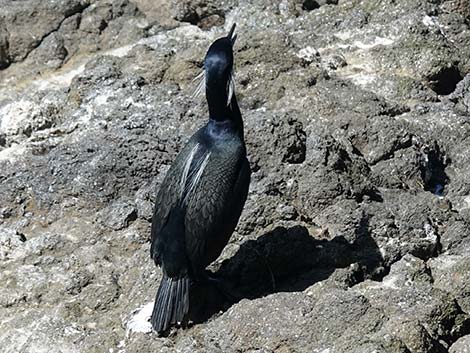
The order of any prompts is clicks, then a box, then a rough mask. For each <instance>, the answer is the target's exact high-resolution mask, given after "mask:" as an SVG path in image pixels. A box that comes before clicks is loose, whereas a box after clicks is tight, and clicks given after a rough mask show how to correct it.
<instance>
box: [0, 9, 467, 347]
mask: <svg viewBox="0 0 470 353" xmlns="http://www.w3.org/2000/svg"><path fill="white" fill-rule="evenodd" d="M0 7H1V8H2V12H1V14H0V67H1V68H2V71H1V78H2V79H1V82H0V200H1V204H0V258H1V261H0V317H2V322H3V324H2V325H3V326H2V330H0V346H1V347H2V352H3V351H5V352H7V353H9V352H18V351H24V352H37V351H41V350H44V351H45V350H47V351H50V352H59V351H80V352H81V351H83V352H102V351H109V352H121V351H124V350H125V351H126V352H128V353H131V352H142V351H148V350H149V349H150V350H152V351H156V352H157V351H158V352H175V351H181V352H236V351H242V352H317V353H319V352H323V353H326V352H329V353H337V352H338V353H364V352H367V353H369V352H370V353H372V352H384V353H385V352H387V353H398V352H400V353H410V352H411V353H418V352H419V353H421V352H438V353H440V352H444V351H447V350H450V351H455V352H460V351H462V349H463V348H461V347H462V346H463V347H465V344H466V338H467V337H468V333H469V332H470V319H469V314H470V303H469V300H468V293H469V290H468V282H469V278H468V277H469V273H470V269H469V268H468V263H469V259H468V253H469V251H470V236H469V234H470V233H469V219H470V206H469V205H470V199H469V196H468V195H470V182H469V180H470V167H469V166H470V147H469V146H470V141H469V136H470V125H469V124H468V107H469V104H468V98H469V96H468V82H469V75H468V72H469V70H470V59H469V58H470V45H467V44H470V32H469V31H468V15H469V13H468V6H465V2H462V1H440V2H436V1H431V0H430V1H422V2H416V1H409V0H400V1H393V2H392V1H388V2H384V1H382V2H377V1H375V0H366V1H356V0H351V1H294V2H292V1H284V0H282V1H281V0H279V1H275V2H272V1H271V2H269V1H264V0H263V1H257V2H250V1H245V0H241V1H239V2H234V1H222V2H215V1H183V2H181V1H173V0H168V1H166V0H163V1H160V0H159V1H156V2H153V1H146V0H137V1H136V2H135V3H134V2H130V1H126V0H123V1H117V2H116V1H107V0H98V1H93V2H81V1H65V2H64V1H62V2H57V1H52V2H44V3H39V2H34V1H22V2H11V1H3V2H2V1H1V0H0ZM232 22H237V31H238V39H237V43H236V46H235V51H236V53H235V58H236V93H237V98H238V99H239V104H240V107H241V110H242V112H243V116H244V121H245V136H246V143H247V149H248V154H249V158H250V162H251V166H252V169H253V175H252V182H251V185H250V193H249V196H248V200H247V203H246V206H245V209H244V212H243V215H242V218H241V221H240V224H239V225H238V227H237V230H236V232H235V233H234V235H233V237H232V238H231V240H230V243H229V245H228V246H227V248H226V249H225V251H224V253H223V254H222V255H221V257H220V259H218V260H217V261H216V262H215V263H214V264H212V265H211V267H210V270H211V271H213V272H216V274H217V275H218V276H220V277H222V278H224V279H226V280H227V283H228V284H227V286H228V287H229V289H231V290H233V291H234V293H235V294H236V295H237V296H239V297H240V298H241V300H240V301H239V302H238V303H228V302H227V301H226V300H225V299H224V298H223V297H221V295H220V293H218V292H217V291H215V290H211V288H203V289H206V290H207V291H206V295H205V298H206V299H205V300H202V301H201V302H200V303H197V304H198V305H197V306H196V307H195V310H194V312H193V313H192V315H193V317H192V319H193V320H194V321H195V324H194V325H192V326H190V327H189V328H187V329H186V330H182V329H174V330H173V331H172V332H171V333H170V334H169V336H168V337H161V338H159V337H156V335H154V334H148V332H149V323H148V321H147V320H148V316H149V315H150V312H151V309H152V301H153V300H154V297H155V292H156V290H157V285H158V281H159V278H160V276H161V272H160V270H159V269H156V268H155V266H154V264H153V263H152V261H151V260H150V259H149V256H148V252H149V246H150V245H149V237H150V220H151V217H152V214H153V205H154V202H155V197H156V189H157V188H158V186H159V185H160V184H161V182H162V180H163V178H164V176H165V173H166V172H167V171H168V168H169V166H170V165H171V162H172V161H173V159H174V158H175V156H176V154H177V153H178V151H179V150H180V149H181V147H182V145H183V144H184V143H185V141H186V139H187V138H188V136H190V134H191V133H193V132H194V131H195V130H196V129H197V128H198V127H199V126H201V125H202V124H203V123H204V122H205V121H206V118H207V109H206V107H205V101H204V99H203V98H201V97H195V98H192V96H191V95H192V91H193V90H194V88H195V85H196V84H195V83H194V82H192V80H193V78H194V77H195V76H196V75H197V74H198V73H199V72H200V70H201V67H202V64H203V63H202V58H203V57H204V53H205V51H206V50H207V47H208V45H209V44H210V43H211V42H212V41H213V40H214V39H215V38H216V37H218V36H220V35H222V34H223V33H226V31H227V30H228V29H229V28H230V26H231V24H232ZM194 290H198V287H196V288H195V289H194ZM21 332H27V335H22V334H20V333H21Z"/></svg>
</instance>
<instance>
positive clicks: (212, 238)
mask: <svg viewBox="0 0 470 353" xmlns="http://www.w3.org/2000/svg"><path fill="white" fill-rule="evenodd" d="M244 161H246V158H245V156H244V154H242V153H241V152H240V151H235V152H234V153H231V154H229V156H227V154H225V155H224V154H222V156H221V155H217V154H211V155H209V157H208V159H207V164H206V166H205V169H204V171H203V173H202V175H201V178H200V180H199V182H198V184H197V186H196V187H195V189H194V190H193V192H192V194H191V195H189V199H188V202H187V210H186V218H185V220H186V222H185V223H186V225H187V228H186V238H185V240H186V252H187V255H188V258H189V259H190V262H191V264H192V268H193V271H195V272H198V271H202V270H203V269H204V268H205V267H206V266H207V265H208V264H209V263H210V262H212V261H213V260H215V259H216V258H217V257H218V256H219V255H220V252H221V251H222V249H223V248H224V246H225V245H226V244H227V242H228V240H229V237H230V235H231V234H232V232H233V230H234V228H235V226H236V224H237V222H238V218H239V216H240V213H241V209H242V208H243V204H244V202H245V199H246V195H245V196H243V195H242V196H241V197H239V195H235V193H236V192H237V191H239V190H236V185H237V181H238V180H239V175H240V173H241V171H242V170H243V171H244V172H243V173H244V174H245V172H246V171H245V167H243V165H244ZM248 170H249V168H248ZM248 175H249V174H248ZM244 179H245V180H244V181H243V182H244V183H246V184H247V185H248V183H249V178H248V180H246V177H245V176H244Z"/></svg>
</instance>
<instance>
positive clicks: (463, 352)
mask: <svg viewBox="0 0 470 353" xmlns="http://www.w3.org/2000/svg"><path fill="white" fill-rule="evenodd" d="M449 352H450V353H468V352H470V335H467V336H464V337H461V338H459V339H458V341H457V342H455V343H454V344H453V345H452V346H451V347H450V349H449Z"/></svg>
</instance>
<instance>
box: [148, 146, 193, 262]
mask: <svg viewBox="0 0 470 353" xmlns="http://www.w3.org/2000/svg"><path fill="white" fill-rule="evenodd" d="M197 148H198V144H197V142H195V141H194V140H193V139H191V140H189V141H188V143H187V144H186V146H185V147H184V148H183V149H182V150H181V152H180V153H179V154H178V155H177V157H176V159H175V160H174V162H173V164H172V166H171V167H170V169H169V170H168V172H167V174H166V176H165V178H164V180H163V182H162V184H161V185H160V189H159V191H158V193H157V198H156V200H155V209H154V213H153V217H152V230H151V241H152V244H151V248H150V256H151V257H152V258H153V259H154V260H155V263H157V264H160V259H159V258H160V255H161V254H160V253H161V244H162V239H161V236H160V235H161V234H162V229H163V228H164V227H165V225H166V223H167V222H168V216H169V214H170V211H171V210H172V209H173V208H174V207H178V205H179V204H180V203H181V202H180V201H181V199H182V198H183V197H184V190H185V188H186V184H187V180H186V179H187V177H188V172H189V170H188V169H189V168H188V164H189V165H191V159H192V158H194V152H195V151H196V150H197Z"/></svg>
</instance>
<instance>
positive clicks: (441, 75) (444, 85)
mask: <svg viewBox="0 0 470 353" xmlns="http://www.w3.org/2000/svg"><path fill="white" fill-rule="evenodd" d="M462 79H463V77H462V74H461V73H460V71H459V69H458V67H457V66H450V67H445V68H442V69H441V70H439V72H437V73H436V74H434V75H432V76H430V77H429V78H428V82H429V85H430V87H431V89H432V90H433V91H434V92H436V93H437V94H439V95H442V96H446V95H448V94H451V93H452V92H453V91H454V90H455V87H456V86H457V84H458V83H459V82H460V81H461V80H462Z"/></svg>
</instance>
